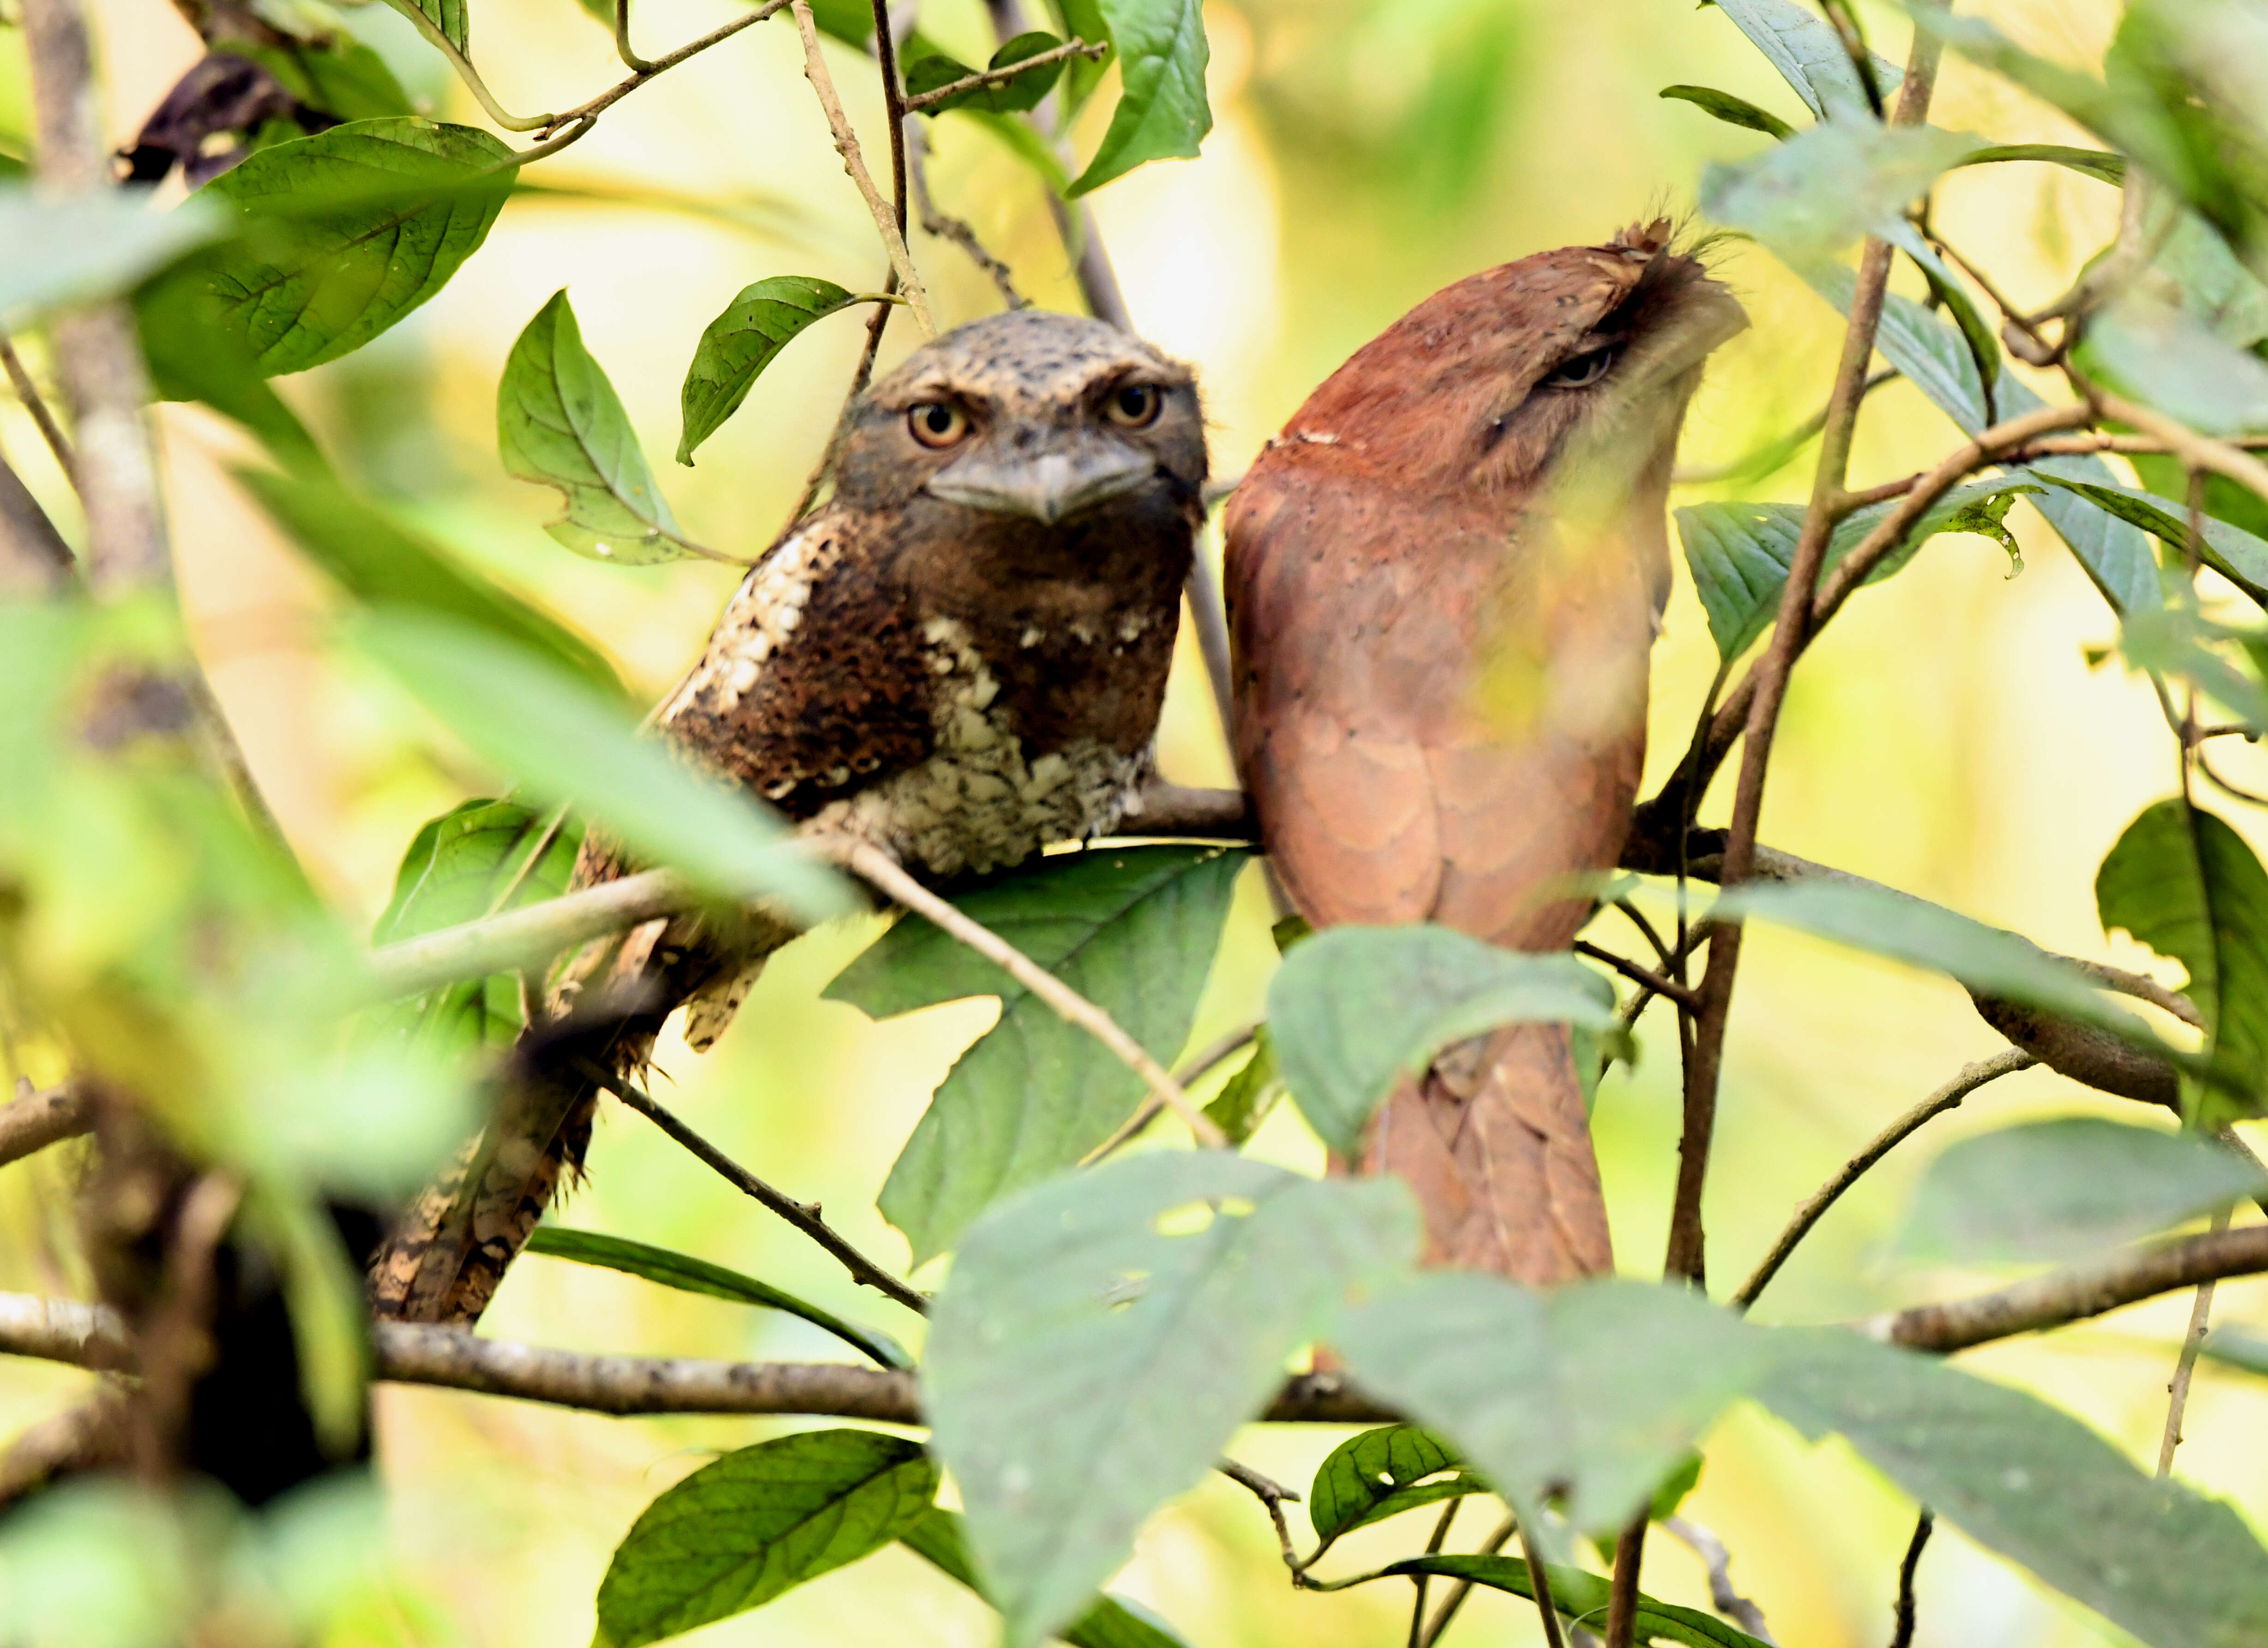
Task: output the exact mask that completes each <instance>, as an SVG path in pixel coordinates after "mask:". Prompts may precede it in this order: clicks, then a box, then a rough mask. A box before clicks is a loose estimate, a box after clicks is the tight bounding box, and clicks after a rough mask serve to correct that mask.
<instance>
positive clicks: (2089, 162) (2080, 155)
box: [1960, 143, 2126, 186]
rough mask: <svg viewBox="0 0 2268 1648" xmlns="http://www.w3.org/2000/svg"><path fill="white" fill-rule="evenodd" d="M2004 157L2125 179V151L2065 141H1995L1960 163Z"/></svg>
mask: <svg viewBox="0 0 2268 1648" xmlns="http://www.w3.org/2000/svg"><path fill="white" fill-rule="evenodd" d="M2001 160H2043V161H2046V162H2047V163H2048V164H2050V165H2051V166H2068V167H2069V168H2071V170H2073V172H2083V173H2086V174H2087V175H2088V177H2091V178H2094V179H2095V180H2097V181H2098V182H2103V183H2109V184H2111V185H2113V186H2117V185H2120V184H2124V182H2125V181H2126V157H2125V156H2124V155H2122V154H2111V153H2109V152H2107V151H2103V150H2101V149H2073V148H2072V147H2071V146H2070V145H2068V144H2066V143H1992V144H1988V145H1987V146H1986V147H1985V148H1982V149H1977V150H1972V151H1970V154H1969V157H1968V158H1966V159H1964V160H1962V161H1961V162H1960V164H1961V165H1962V166H1990V165H1992V164H1993V163H1994V162H1996V161H2001Z"/></svg>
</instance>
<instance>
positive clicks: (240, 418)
mask: <svg viewBox="0 0 2268 1648" xmlns="http://www.w3.org/2000/svg"><path fill="white" fill-rule="evenodd" d="M134 319H135V324H136V326H137V327H139V328H140V330H141V334H142V358H143V361H144V364H147V366H148V367H149V369H150V383H151V389H152V390H153V391H154V392H155V393H156V394H157V396H158V399H159V400H161V401H203V402H204V404H205V405H207V406H209V407H210V408H213V409H214V410H215V411H216V412H218V413H220V414H222V415H223V416H226V417H232V418H234V419H235V420H236V421H237V422H238V423H241V424H242V425H244V427H245V428H246V429H247V430H251V431H252V433H253V434H254V435H255V436H256V437H258V438H259V439H260V440H261V443H262V444H263V445H265V446H266V447H267V448H268V451H269V455H270V456H272V457H273V458H274V459H275V460H276V462H277V463H279V464H282V465H283V466H284V467H286V468H288V469H290V470H291V471H293V472H294V473H295V474H312V475H324V474H327V473H328V470H329V467H330V466H329V465H328V463H327V462H326V461H325V460H324V458H323V455H322V452H320V450H319V449H318V448H317V446H316V445H315V438H314V437H313V436H312V435H310V434H309V433H308V432H307V428H306V424H304V423H300V422H299V419H298V416H297V415H296V414H295V413H293V411H292V410H291V408H290V407H288V406H286V405H284V400H283V397H282V396H280V395H278V394H276V391H275V390H274V389H273V388H272V387H270V386H269V382H268V379H266V378H264V377H263V376H261V371H260V363H259V362H258V361H257V360H256V359H255V358H254V356H253V353H252V349H251V346H250V345H249V344H247V342H245V340H244V339H243V337H242V336H240V335H239V334H238V333H237V332H236V330H235V329H234V328H233V327H231V326H230V325H229V323H228V320H227V318H226V316H225V313H224V312H223V308H222V305H221V300H220V298H219V297H218V296H217V294H216V293H215V292H214V291H212V289H211V286H210V283H209V282H208V281H207V280H206V278H205V276H204V275H203V272H202V271H201V270H200V269H197V268H196V267H195V265H194V264H191V265H188V266H183V267H176V268H174V269H170V270H168V271H166V273H165V274H163V275H160V276H158V278H157V279H155V280H153V281H151V282H150V283H148V284H146V285H144V287H143V288H142V290H141V291H139V292H137V293H136V294H135V298H134Z"/></svg>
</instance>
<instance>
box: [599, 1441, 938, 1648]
mask: <svg viewBox="0 0 2268 1648" xmlns="http://www.w3.org/2000/svg"><path fill="white" fill-rule="evenodd" d="M936 1495H937V1467H936V1466H935V1465H933V1464H932V1463H931V1462H930V1460H929V1458H928V1456H927V1455H926V1454H924V1453H923V1451H922V1446H921V1444H920V1443H918V1442H909V1441H907V1440H905V1439H904V1438H900V1437H891V1436H882V1435H880V1434H879V1433H877V1432H875V1431H848V1430H838V1431H804V1432H802V1433H801V1434H799V1435H796V1436H787V1437H781V1438H778V1439H777V1440H775V1441H770V1442H759V1443H757V1444H756V1445H755V1446H754V1447H745V1448H741V1449H739V1450H738V1451H737V1452H734V1453H727V1454H726V1455H725V1457H724V1458H722V1459H720V1460H716V1461H715V1462H714V1463H713V1464H709V1465H704V1466H703V1467H702V1468H700V1469H699V1470H697V1471H695V1472H694V1473H693V1475H690V1476H688V1477H687V1478H686V1479H685V1480H684V1481H683V1482H680V1483H678V1484H677V1485H676V1486H675V1487H674V1488H672V1489H671V1490H669V1491H668V1492H666V1493H665V1494H663V1495H662V1496H661V1497H659V1498H658V1499H656V1500H655V1501H654V1502H653V1503H652V1505H648V1506H647V1507H646V1508H645V1511H644V1514H643V1515H641V1516H640V1517H639V1518H638V1519H637V1522H636V1523H635V1524H633V1525H632V1527H631V1528H630V1533H629V1534H627V1535H625V1536H624V1538H623V1540H622V1544H621V1545H620V1547H618V1548H617V1549H615V1556H614V1561H613V1562H611V1563H608V1567H607V1577H606V1578H605V1579H604V1580H602V1581H601V1582H600V1585H599V1605H598V1607H599V1630H598V1635H597V1637H596V1639H595V1641H594V1644H593V1648H638V1645H639V1644H643V1643H650V1642H659V1641H660V1640H662V1639H663V1638H664V1637H674V1636H677V1635H678V1634H680V1633H681V1632H683V1631H689V1630H694V1629H695V1628H696V1627H697V1626H702V1625H706V1624H708V1623H710V1622H711V1621H714V1620H720V1619H725V1618H728V1617H730V1616H731V1615H734V1614H740V1613H745V1612H746V1611H747V1609H749V1608H760V1607H762V1605H763V1604H764V1603H766V1602H769V1601H770V1600H772V1599H773V1598H774V1597H777V1596H778V1595H780V1594H781V1593H784V1592H786V1591H789V1590H792V1589H793V1588H794V1587H795V1586H797V1585H801V1584H803V1583H805V1582H806V1580H811V1579H816V1578H818V1577H819V1576H820V1575H821V1574H823V1573H828V1572H830V1571H833V1570H835V1569H836V1568H840V1567H843V1565H844V1564H845V1563H854V1562H857V1561H858V1559H859V1558H860V1557H861V1556H866V1555H868V1554H869V1553H870V1552H873V1551H877V1550H880V1549H881V1548H882V1547H883V1546H885V1545H887V1544H890V1543H892V1542H893V1541H895V1540H897V1539H898V1538H899V1537H900V1536H901V1535H902V1534H904V1533H905V1532H906V1531H907V1530H908V1529H909V1528H911V1527H915V1526H916V1525H917V1524H918V1523H919V1522H920V1520H921V1519H922V1518H923V1517H924V1515H926V1514H927V1513H928V1512H929V1510H930V1506H931V1502H932V1500H933V1499H934V1498H935V1497H936Z"/></svg>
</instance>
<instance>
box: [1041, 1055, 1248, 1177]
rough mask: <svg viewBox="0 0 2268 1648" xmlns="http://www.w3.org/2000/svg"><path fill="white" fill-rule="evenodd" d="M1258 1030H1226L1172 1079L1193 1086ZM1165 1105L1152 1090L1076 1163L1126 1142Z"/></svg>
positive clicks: (1094, 1158) (1098, 1157)
mask: <svg viewBox="0 0 2268 1648" xmlns="http://www.w3.org/2000/svg"><path fill="white" fill-rule="evenodd" d="M1259 1032H1260V1026H1258V1025H1247V1026H1244V1028H1243V1029H1241V1030H1232V1031H1230V1032H1229V1033H1228V1034H1226V1035H1225V1036H1223V1037H1221V1039H1220V1040H1219V1041H1216V1042H1214V1043H1213V1044H1212V1045H1211V1047H1209V1048H1205V1049H1204V1051H1203V1052H1201V1053H1199V1054H1197V1056H1196V1057H1194V1058H1192V1059H1190V1060H1189V1063H1186V1064H1184V1065H1182V1068H1181V1069H1179V1070H1175V1072H1174V1079H1175V1081H1177V1082H1179V1083H1181V1085H1182V1086H1183V1087H1184V1088H1189V1087H1194V1086H1195V1085H1197V1083H1198V1082H1200V1081H1203V1080H1204V1078H1205V1076H1206V1075H1207V1074H1208V1073H1209V1072H1211V1070H1215V1069H1217V1068H1218V1067H1219V1065H1220V1064H1222V1063H1224V1062H1226V1060H1228V1059H1230V1058H1233V1057H1234V1056H1236V1054H1237V1052H1238V1051H1239V1050H1240V1049H1241V1048H1247V1047H1249V1046H1251V1045H1252V1041H1253V1038H1254V1037H1255V1036H1256V1035H1257V1034H1259ZM1165 1107H1166V1101H1165V1100H1163V1099H1161V1098H1160V1097H1159V1096H1158V1095H1157V1094H1155V1093H1152V1094H1151V1095H1150V1096H1149V1097H1148V1098H1146V1099H1145V1100H1143V1101H1142V1102H1141V1104H1140V1105H1138V1107H1136V1108H1135V1111H1134V1114H1133V1115H1130V1116H1128V1117H1127V1118H1126V1120H1125V1122H1123V1124H1122V1125H1121V1126H1120V1127H1119V1129H1118V1130H1117V1131H1116V1133H1113V1134H1112V1135H1111V1136H1110V1137H1108V1138H1107V1139H1105V1140H1103V1141H1102V1143H1101V1144H1098V1145H1096V1146H1095V1147H1094V1149H1093V1150H1091V1151H1087V1153H1086V1155H1085V1156H1083V1157H1081V1158H1080V1159H1079V1166H1082V1167H1092V1166H1094V1164H1095V1163H1097V1162H1099V1161H1101V1160H1102V1159H1104V1158H1105V1157H1108V1156H1110V1155H1112V1154H1114V1153H1115V1152H1116V1151H1117V1150H1118V1148H1119V1147H1120V1146H1121V1145H1123V1144H1126V1143H1127V1141H1129V1140H1130V1139H1133V1138H1135V1137H1139V1135H1140V1134H1141V1131H1142V1129H1144V1128H1146V1127H1148V1126H1149V1125H1150V1123H1151V1122H1154V1121H1156V1120H1157V1119H1158V1113H1159V1112H1160V1110H1163V1109H1164V1108H1165Z"/></svg>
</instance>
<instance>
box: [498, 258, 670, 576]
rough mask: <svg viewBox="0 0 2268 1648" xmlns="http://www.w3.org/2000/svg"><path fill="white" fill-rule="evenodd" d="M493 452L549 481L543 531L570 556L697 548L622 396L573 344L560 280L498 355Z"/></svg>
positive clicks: (617, 558)
mask: <svg viewBox="0 0 2268 1648" xmlns="http://www.w3.org/2000/svg"><path fill="white" fill-rule="evenodd" d="M497 454H498V455H499V456H500V457H501V458H502V459H503V460H504V472H505V473H506V474H508V475H515V476H517V477H518V478H519V479H520V480H522V481H532V482H535V484H537V485H538V486H548V487H556V488H557V489H558V491H559V496H560V499H561V501H562V503H563V504H565V506H566V512H565V513H564V514H563V515H561V516H560V518H559V519H557V520H556V521H552V522H550V523H549V525H547V526H545V527H544V529H543V530H544V531H546V532H548V533H550V534H551V535H552V537H553V538H555V539H556V540H557V541H559V542H561V543H563V544H564V545H566V546H567V548H570V549H572V550H574V551H575V552H576V553H577V554H578V555H591V556H593V557H595V558H596V559H598V560H601V561H613V562H615V563H619V564H621V565H623V566H645V565H649V564H651V563H653V562H656V561H681V560H683V559H684V558H685V557H687V556H688V555H702V554H705V553H706V552H705V551H703V550H702V549H701V548H698V547H697V546H696V545H695V544H693V543H691V542H689V541H687V539H686V538H685V537H684V536H683V534H682V533H681V532H680V531H679V530H678V526H677V518H676V517H675V516H674V515H673V514H671V513H670V512H669V500H668V499H667V498H666V497H662V495H661V489H660V488H659V486H657V485H655V484H654V479H653V471H652V469H651V468H649V467H647V465H646V461H645V452H644V450H643V449H641V448H640V447H639V445H638V438H637V430H633V429H632V428H631V427H630V414H629V413H627V412H625V411H623V410H622V397H621V396H619V395H617V394H615V386H614V385H613V384H611V383H609V382H608V380H607V374H606V372H605V370H604V369H603V368H602V367H600V364H599V363H598V362H597V361H595V360H593V359H592V358H591V351H590V350H588V349H585V348H584V347H583V333H582V329H581V328H580V327H578V326H577V325H576V324H575V311H574V309H573V307H572V306H571V305H570V304H569V303H568V301H567V289H566V288H565V287H561V288H560V289H559V290H558V291H556V292H554V293H553V294H552V295H551V301H550V302H549V303H547V304H545V305H543V307H542V308H541V309H539V310H537V311H536V313H535V319H534V320H530V321H529V322H528V323H527V327H526V328H525V329H524V330H523V331H522V332H521V333H520V335H519V342H515V343H514V344H513V345H512V354H511V355H510V356H509V357H507V358H506V359H505V361H504V377H503V378H502V379H500V380H499V381H498V382H497Z"/></svg>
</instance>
